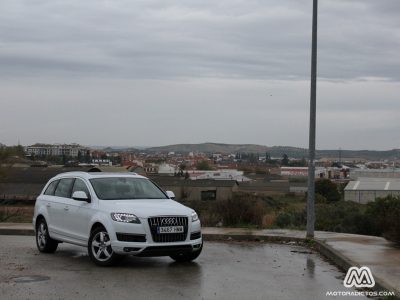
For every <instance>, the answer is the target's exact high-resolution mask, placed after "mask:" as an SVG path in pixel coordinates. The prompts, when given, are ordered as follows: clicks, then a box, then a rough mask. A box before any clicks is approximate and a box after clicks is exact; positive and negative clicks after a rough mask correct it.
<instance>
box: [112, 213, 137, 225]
mask: <svg viewBox="0 0 400 300" xmlns="http://www.w3.org/2000/svg"><path fill="white" fill-rule="evenodd" d="M111 219H113V220H114V221H116V222H122V223H135V224H140V220H139V218H138V217H136V216H135V215H134V214H126V213H111Z"/></svg>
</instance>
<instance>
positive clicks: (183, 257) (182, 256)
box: [170, 243, 203, 262]
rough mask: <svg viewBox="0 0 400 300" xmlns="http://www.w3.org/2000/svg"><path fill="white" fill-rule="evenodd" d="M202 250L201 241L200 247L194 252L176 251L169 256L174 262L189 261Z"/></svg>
mask: <svg viewBox="0 0 400 300" xmlns="http://www.w3.org/2000/svg"><path fill="white" fill-rule="evenodd" d="M202 250H203V243H201V246H200V248H199V249H198V250H196V251H194V252H190V253H178V254H174V255H170V257H171V258H172V259H173V260H175V261H176V262H190V261H192V260H195V259H196V258H198V257H199V255H200V253H201V251H202Z"/></svg>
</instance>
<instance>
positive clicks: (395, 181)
mask: <svg viewBox="0 0 400 300" xmlns="http://www.w3.org/2000/svg"><path fill="white" fill-rule="evenodd" d="M388 195H393V196H398V195H400V178H367V177H364V178H358V179H357V180H354V181H350V182H349V183H348V184H347V186H346V187H345V189H344V200H345V201H353V202H358V203H362V204H365V203H368V202H372V201H375V200H376V198H382V197H386V196H388Z"/></svg>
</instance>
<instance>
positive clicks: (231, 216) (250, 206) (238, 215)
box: [216, 194, 267, 227]
mask: <svg viewBox="0 0 400 300" xmlns="http://www.w3.org/2000/svg"><path fill="white" fill-rule="evenodd" d="M216 204H217V205H216V209H217V213H218V214H219V215H220V216H221V218H222V222H223V224H224V226H235V225H240V224H247V225H256V226H259V227H261V226H262V224H263V218H264V215H265V214H266V212H267V209H266V203H265V202H264V201H262V200H261V199H259V198H257V197H252V196H250V195H248V196H246V195H242V194H236V195H234V196H233V198H232V199H228V200H221V201H217V202H216Z"/></svg>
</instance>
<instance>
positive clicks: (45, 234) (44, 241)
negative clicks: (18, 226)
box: [36, 218, 58, 253]
mask: <svg viewBox="0 0 400 300" xmlns="http://www.w3.org/2000/svg"><path fill="white" fill-rule="evenodd" d="M36 246H37V248H38V250H39V251H40V252H43V253H54V252H55V251H56V250H57V247H58V242H57V241H56V240H53V239H52V238H51V237H50V235H49V228H48V227H47V223H46V220H45V219H43V218H41V219H39V220H38V221H37V223H36Z"/></svg>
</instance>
